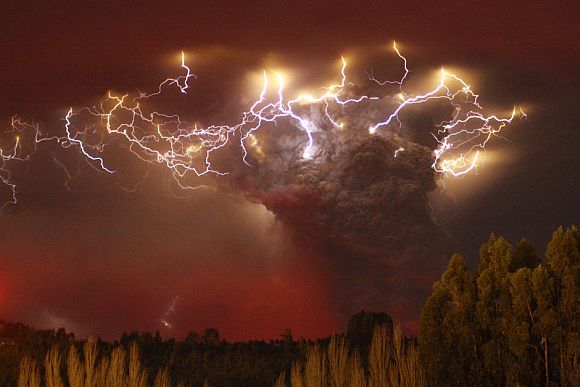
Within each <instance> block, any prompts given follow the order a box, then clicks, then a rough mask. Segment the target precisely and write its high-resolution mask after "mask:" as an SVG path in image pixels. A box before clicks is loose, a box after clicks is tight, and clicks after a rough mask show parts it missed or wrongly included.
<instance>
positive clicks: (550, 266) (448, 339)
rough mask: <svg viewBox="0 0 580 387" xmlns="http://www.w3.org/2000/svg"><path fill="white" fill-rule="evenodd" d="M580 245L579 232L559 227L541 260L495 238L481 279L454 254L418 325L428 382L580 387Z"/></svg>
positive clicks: (483, 258)
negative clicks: (579, 314) (579, 324)
mask: <svg viewBox="0 0 580 387" xmlns="http://www.w3.org/2000/svg"><path fill="white" fill-rule="evenodd" d="M579 245H580V232H579V230H578V228H577V227H576V226H572V227H570V228H568V229H564V228H562V227H560V228H558V229H557V230H556V231H555V232H554V233H553V235H552V239H551V240H550V242H549V244H548V247H547V250H546V253H545V255H544V259H543V260H541V259H540V258H539V257H538V255H537V254H536V252H535V251H534V249H533V247H532V246H531V245H530V243H529V242H528V241H527V240H526V239H522V240H521V241H520V242H519V243H517V245H516V246H515V247H513V246H512V245H510V243H508V242H507V241H506V240H505V239H504V238H503V237H501V236H496V235H493V234H492V235H491V237H490V238H489V240H488V241H487V242H486V243H484V244H483V245H482V246H481V249H480V258H479V266H478V267H477V272H476V275H475V276H474V275H472V274H471V273H470V272H469V271H468V270H467V265H466V262H465V259H464V258H463V257H462V256H461V255H459V254H455V255H453V256H452V257H451V260H450V262H449V266H448V267H447V270H446V271H445V273H443V275H442V277H441V280H440V281H438V282H436V283H435V284H434V286H433V293H432V294H431V296H430V297H429V299H428V300H427V302H426V305H425V307H424V308H423V311H422V314H421V319H420V328H419V337H418V339H419V350H420V360H421V363H422V365H423V367H424V370H425V373H426V376H427V380H428V382H429V384H430V385H434V386H449V385H455V386H476V385H478V386H504V385H509V386H514V385H525V386H539V385H565V386H573V385H575V386H578V385H580V369H579V367H580V365H579V364H578V352H579V350H580V336H579V332H578V311H579V295H580V292H579V287H580V252H579Z"/></svg>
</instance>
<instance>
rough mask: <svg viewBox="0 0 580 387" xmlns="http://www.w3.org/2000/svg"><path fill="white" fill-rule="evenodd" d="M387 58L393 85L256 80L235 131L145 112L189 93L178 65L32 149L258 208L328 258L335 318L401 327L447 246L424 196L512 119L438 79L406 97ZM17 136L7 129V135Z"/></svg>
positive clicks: (10, 154)
mask: <svg viewBox="0 0 580 387" xmlns="http://www.w3.org/2000/svg"><path fill="white" fill-rule="evenodd" d="M394 50H395V52H396V54H397V55H398V56H399V58H400V60H402V61H403V68H404V73H403V75H402V77H401V78H400V79H399V80H394V81H381V80H378V79H377V78H375V77H373V76H371V77H369V78H368V79H366V80H365V82H363V83H362V84H359V85H355V84H354V83H352V82H350V81H349V80H348V79H347V75H346V74H347V62H346V60H345V59H342V66H341V73H340V80H339V82H337V83H336V84H333V85H330V86H328V87H325V88H322V89H316V90H318V92H317V93H312V94H301V95H298V96H291V95H290V96H289V94H291V93H288V91H287V85H286V83H285V80H284V77H283V76H282V75H281V74H278V73H273V72H267V71H266V72H264V73H263V86H262V90H261V92H260V94H259V96H258V98H257V99H256V100H255V102H254V103H253V104H252V105H251V106H250V107H249V108H248V110H246V111H245V112H243V113H242V114H241V118H240V119H239V121H238V122H237V123H235V124H233V125H223V124H213V125H207V126H206V125H200V124H198V123H189V122H187V121H185V120H184V119H183V118H182V117H180V116H179V115H177V114H174V113H172V112H166V111H158V110H156V109H155V99H156V98H158V97H160V96H161V95H162V94H163V93H164V91H165V90H166V89H167V88H175V87H176V88H177V90H179V91H180V92H181V93H184V94H185V93H188V89H189V82H190V81H192V79H193V78H194V75H193V74H192V73H191V71H190V69H189V67H187V65H186V62H185V56H184V55H183V54H182V62H181V65H182V68H183V70H184V74H183V75H181V76H178V77H177V78H169V79H167V80H165V81H164V82H162V83H161V84H160V86H159V88H158V89H157V90H156V91H154V92H153V93H149V94H147V93H139V94H137V95H133V96H131V95H129V94H126V95H114V94H112V93H109V95H108V96H107V97H106V98H105V99H104V100H103V101H101V103H100V104H99V105H97V106H93V107H86V108H81V109H73V108H71V109H70V110H69V111H68V113H67V115H66V117H65V119H64V122H65V125H64V133H63V134H61V135H56V136H47V135H45V134H43V133H42V132H41V131H39V130H38V129H36V131H35V133H34V141H32V142H33V143H34V149H36V145H37V144H38V143H41V142H57V143H58V144H60V145H61V146H62V147H64V148H75V149H78V150H79V151H80V152H81V154H82V155H84V156H85V157H86V160H87V162H88V163H89V164H90V165H91V166H93V167H95V168H97V169H98V170H100V171H103V172H104V173H109V174H112V175H114V174H116V173H117V172H118V171H119V168H122V163H121V164H119V163H117V165H116V166H115V163H114V162H109V160H115V158H116V155H117V154H119V152H120V153H123V154H130V155H132V156H134V157H135V158H136V160H139V161H142V162H145V163H148V164H151V165H159V166H162V167H165V168H167V169H168V170H169V171H170V174H171V176H172V178H173V179H174V181H175V182H176V183H177V185H178V186H179V187H180V188H182V189H192V188H199V187H202V186H208V185H211V186H215V187H217V188H219V189H222V190H227V191H229V192H232V193H235V194H238V195H239V194H241V195H243V196H244V197H246V198H247V199H249V200H252V201H257V202H260V203H262V204H263V205H264V206H266V207H267V208H268V209H269V210H270V211H271V212H273V213H274V214H276V216H277V218H278V219H279V220H281V221H282V222H284V223H285V224H286V225H288V226H289V227H290V228H291V229H292V230H294V231H295V234H296V238H298V239H300V240H302V241H304V242H305V243H306V244H307V246H308V248H312V249H317V250H319V251H320V252H321V254H323V255H325V256H327V257H328V258H329V259H330V261H329V262H331V264H332V267H329V270H331V271H333V272H334V273H335V275H336V279H337V281H336V288H337V293H338V294H337V300H338V301H337V312H339V313H341V314H348V313H352V312H354V311H355V310H356V309H360V308H363V307H366V308H374V309H379V308H380V309H385V310H387V311H389V312H391V313H393V314H394V315H395V317H396V318H399V319H402V320H404V321H410V320H413V319H414V318H415V317H416V314H417V312H418V310H419V305H420V303H421V300H422V298H423V296H424V295H425V294H426V292H427V291H428V289H429V287H430V284H431V283H432V281H433V279H435V278H436V277H437V274H438V273H439V271H440V269H441V268H442V265H443V262H444V261H445V259H446V253H447V250H448V248H449V245H450V242H449V240H450V238H449V237H448V236H447V235H446V234H445V232H444V231H443V230H442V228H441V227H440V226H439V225H438V222H437V220H436V219H434V217H433V215H432V211H431V208H430V202H429V194H430V193H431V192H432V191H433V190H434V189H435V188H436V186H437V179H439V178H444V177H445V176H460V175H463V174H466V173H469V172H471V171H473V170H474V169H475V168H476V167H477V165H478V163H479V159H480V157H479V154H480V152H481V151H483V150H484V148H485V146H486V145H487V143H488V141H489V140H490V139H491V138H492V137H494V136H496V135H497V134H498V133H499V132H500V131H501V130H502V128H503V127H504V126H505V125H506V124H509V123H510V122H511V121H512V120H513V119H514V117H515V115H516V110H515V109H514V111H513V112H512V114H511V116H508V117H504V118H501V117H498V116H496V115H486V114H485V113H484V109H483V108H482V106H481V105H480V104H479V101H478V95H477V94H475V93H474V92H473V91H472V90H471V88H470V86H469V85H468V84H467V83H466V82H465V81H463V80H462V79H461V78H459V77H458V76H456V75H454V74H451V73H449V72H447V71H446V70H444V69H441V71H440V74H439V82H438V83H437V84H436V85H435V86H434V87H433V88H431V89H429V90H428V91H426V92H424V93H418V94H414V93H410V92H408V91H407V90H406V88H405V81H406V79H407V77H408V75H409V70H408V69H407V61H406V59H405V58H404V57H403V56H402V55H401V53H400V52H399V50H398V48H397V46H396V45H394ZM320 90H321V91H320ZM417 114H418V115H420V116H421V117H423V119H422V120H420V121H421V123H420V124H418V123H417V121H416V120H413V116H414V115H417ZM522 115H523V112H522ZM425 117H426V119H425ZM25 127H26V128H28V129H30V127H31V126H30V125H24V124H22V123H20V122H19V121H15V122H13V130H12V132H11V133H15V132H17V131H22V130H23V129H22V128H25ZM9 137H10V136H9ZM10 138H11V137H10ZM15 141H16V143H15V144H16V145H12V146H11V147H9V150H3V151H2V153H0V162H1V163H2V164H0V167H1V168H0V172H2V173H3V174H2V181H3V182H4V183H5V184H6V185H7V186H9V187H10V188H11V190H12V194H13V196H12V199H13V200H11V202H15V201H16V196H15V193H16V186H15V185H14V183H13V182H12V181H11V180H10V176H9V170H8V169H7V168H6V165H7V163H10V162H12V161H13V160H25V159H26V157H27V155H26V156H23V155H22V154H21V149H20V148H19V146H20V145H19V141H20V140H19V139H17V140H15ZM3 149H4V148H3ZM127 151H129V152H130V153H127Z"/></svg>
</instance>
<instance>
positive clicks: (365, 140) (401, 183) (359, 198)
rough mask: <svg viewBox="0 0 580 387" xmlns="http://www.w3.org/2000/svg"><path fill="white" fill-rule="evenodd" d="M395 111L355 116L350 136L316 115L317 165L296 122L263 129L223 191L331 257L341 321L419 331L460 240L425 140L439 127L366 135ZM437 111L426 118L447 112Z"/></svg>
mask: <svg viewBox="0 0 580 387" xmlns="http://www.w3.org/2000/svg"><path fill="white" fill-rule="evenodd" d="M388 104H389V100H388V98H386V99H384V100H383V101H379V103H378V104H377V107H375V108H374V109H372V110H371V109H369V108H366V109H360V108H358V107H355V108H354V109H350V111H349V112H348V114H344V116H343V117H342V119H341V122H342V123H343V125H341V128H335V127H333V126H331V125H327V124H325V123H324V119H323V118H322V113H321V112H320V111H319V110H316V109H314V108H311V111H310V112H309V113H308V117H309V120H310V121H311V122H314V123H316V127H317V128H318V131H317V132H315V144H316V145H315V149H316V151H315V153H314V155H313V157H312V158H311V159H309V160H304V159H303V158H302V157H301V151H302V149H303V148H304V146H305V144H306V139H305V135H304V132H303V131H301V130H299V129H298V128H297V127H295V125H294V123H292V122H291V121H289V122H287V124H286V125H285V126H284V125H278V126H276V127H274V128H270V130H263V131H261V132H259V133H257V134H256V137H257V140H256V144H255V147H254V149H253V151H252V150H250V157H249V164H250V165H251V167H246V166H244V167H239V166H238V167H237V168H236V167H234V168H233V169H232V172H231V173H230V175H229V177H228V178H226V179H219V180H218V185H220V187H221V188H222V189H227V190H230V191H232V192H238V193H239V192H241V193H242V194H243V195H244V196H245V197H246V198H247V199H249V200H251V201H256V202H259V203H261V204H263V205H264V206H265V207H266V208H268V210H270V211H271V212H272V213H274V214H275V215H276V217H277V218H278V219H279V220H280V221H281V222H283V223H284V224H285V225H287V226H289V227H290V228H291V229H292V230H293V231H294V235H295V237H296V238H297V239H298V240H299V241H301V243H303V244H304V245H305V246H307V247H306V248H310V249H317V250H318V251H319V252H320V253H321V254H323V255H324V256H325V257H327V259H328V265H329V270H331V271H332V270H334V272H335V273H334V278H335V288H336V305H335V310H336V312H337V314H338V315H339V317H341V318H344V317H346V316H348V315H349V314H351V313H354V312H356V311H358V310H360V309H362V308H366V309H375V310H376V309H380V310H385V311H387V312H389V313H391V314H392V315H393V317H394V318H395V319H400V320H401V322H402V323H403V324H406V325H407V326H408V327H409V328H410V329H413V327H412V326H409V324H412V323H411V322H412V321H413V320H416V318H417V315H418V312H419V310H420V307H421V305H422V303H423V300H424V297H425V296H426V295H427V293H428V291H429V290H430V287H431V284H432V282H433V280H434V279H435V278H436V277H437V276H438V275H439V273H440V270H441V269H442V267H443V265H444V262H445V261H446V258H447V253H448V251H449V248H450V246H451V239H450V237H449V236H448V235H447V234H446V232H445V231H444V229H443V228H442V226H441V225H440V224H439V222H438V221H437V219H436V218H435V217H434V214H433V212H432V209H431V205H430V199H429V197H430V193H431V192H432V191H434V190H435V189H436V187H437V178H438V173H437V172H436V171H434V170H433V168H432V163H433V149H432V148H430V147H429V146H427V145H426V144H428V141H423V142H424V143H423V144H422V143H420V140H419V139H425V138H427V137H426V136H424V135H423V134H422V133H421V131H426V132H427V133H428V132H429V130H432V129H433V127H427V128H425V127H422V128H420V129H419V128H415V127H413V126H412V124H413V121H412V120H411V122H410V123H408V124H407V123H405V122H403V125H402V126H401V128H397V129H396V130H392V131H389V132H386V133H388V134H383V135H373V136H368V135H361V133H366V131H367V128H368V123H369V122H372V120H373V116H376V115H379V114H380V112H381V110H382V109H381V105H388ZM439 108H441V106H439ZM357 110H358V111H357ZM423 110H424V109H423ZM431 110H432V111H431V112H425V111H422V112H420V113H421V114H423V115H425V114H427V115H429V113H430V114H431V115H432V116H435V115H437V114H441V113H440V110H441V109H435V110H434V109H431ZM443 110H445V107H443ZM430 145H431V146H433V147H434V145H433V144H430ZM257 147H259V151H257V149H255V148H257ZM234 153H235V152H234ZM264 154H265V155H267V157H264V156H263V155H264ZM232 165H235V164H232Z"/></svg>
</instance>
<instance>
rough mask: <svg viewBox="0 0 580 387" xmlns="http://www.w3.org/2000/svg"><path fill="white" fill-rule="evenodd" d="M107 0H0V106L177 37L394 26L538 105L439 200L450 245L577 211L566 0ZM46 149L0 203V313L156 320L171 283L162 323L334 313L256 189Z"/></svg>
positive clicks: (301, 57) (124, 326) (338, 37)
mask: <svg viewBox="0 0 580 387" xmlns="http://www.w3.org/2000/svg"><path fill="white" fill-rule="evenodd" d="M119 3H120V4H116V5H115V6H113V7H109V6H105V5H103V4H102V2H82V4H79V5H76V6H72V5H70V3H64V2H63V3H62V5H60V6H59V5H57V4H55V3H54V2H50V3H49V2H40V1H39V2H34V1H18V2H17V1H14V2H8V4H5V3H4V4H3V5H1V6H0V49H1V53H0V85H1V87H0V120H2V121H4V123H6V124H8V123H9V122H10V117H11V116H12V115H13V114H21V115H23V116H24V117H27V118H33V119H37V120H39V122H40V123H41V124H47V123H49V122H52V121H54V120H56V119H58V118H59V117H62V114H63V111H64V109H66V108H67V107H68V106H71V105H73V106H78V105H84V104H87V103H93V101H94V100H95V98H98V97H99V96H101V95H102V94H103V93H104V92H106V91H107V90H108V89H115V90H132V89H135V88H137V87H142V86H147V87H150V86H151V85H153V84H155V82H157V81H158V80H159V79H162V77H164V76H166V75H167V74H166V73H167V72H169V71H171V69H172V67H171V66H174V64H173V63H171V64H170V63H169V62H170V61H169V60H168V58H172V57H173V56H174V55H175V53H176V52H179V50H182V49H183V50H195V49H199V48H200V47H208V46H212V45H220V46H225V47H230V48H233V49H244V50H248V51H250V52H255V53H260V54H259V55H267V54H268V53H269V52H277V53H284V55H285V58H290V59H291V60H294V61H295V62H296V63H300V64H304V63H307V62H308V61H309V60H314V59H316V60H332V58H336V57H337V56H338V55H340V53H341V52H342V51H344V50H348V49H352V48H356V47H359V46H365V47H366V46H376V45H383V44H390V42H391V41H392V40H393V39H396V40H397V41H400V42H402V43H403V44H404V45H406V46H407V47H408V49H409V54H408V55H409V56H413V57H414V58H416V60H417V62H419V63H420V65H422V66H428V65H429V64H430V63H432V64H437V65H438V64H453V65H457V66H464V67H472V68H477V69H478V70H480V71H482V74H480V75H481V76H482V77H483V79H484V80H485V81H489V82H491V83H490V84H488V85H486V88H487V89H489V90H488V91H489V92H490V95H491V96H492V97H493V98H496V99H497V101H499V102H500V103H502V104H508V105H509V104H512V103H513V102H514V101H524V102H526V103H530V104H532V105H534V106H536V107H537V109H536V112H537V114H536V116H535V118H534V115H533V114H531V115H530V116H531V120H532V124H531V126H530V128H529V129H528V131H527V132H526V133H515V134H513V136H512V139H513V143H515V144H517V147H518V151H519V152H520V153H521V154H523V155H524V156H523V159H520V160H519V162H518V164H517V165H514V166H513V169H511V170H510V172H509V173H505V174H504V175H502V178H501V179H500V178H498V179H497V180H494V181H493V184H492V185H491V187H501V189H491V188H489V189H487V190H486V191H482V192H479V193H478V195H479V196H477V200H473V201H471V202H470V203H469V204H465V205H464V206H463V207H462V208H459V209H455V210H454V211H455V212H454V213H455V215H454V216H453V218H452V219H451V218H450V221H449V223H450V224H449V227H450V229H451V232H452V233H453V234H454V235H455V236H456V238H457V239H458V244H459V246H460V248H461V249H463V250H464V251H465V252H466V253H468V254H474V253H475V251H476V247H477V245H478V244H479V243H480V242H482V241H483V239H485V238H486V237H487V235H488V234H489V233H490V232H491V231H497V232H500V233H505V234H507V235H508V236H509V237H512V239H513V238H519V237H520V236H521V235H523V234H527V235H530V234H531V237H532V239H533V240H535V241H536V242H537V243H538V244H539V246H538V247H539V249H540V250H541V249H542V248H543V246H541V244H542V243H544V241H545V238H546V237H547V232H549V231H550V230H551V229H553V228H554V227H555V226H556V225H557V224H560V223H564V224H566V223H567V222H572V221H577V220H578V218H577V214H578V205H577V202H576V200H574V198H577V197H578V196H579V194H580V193H579V192H578V187H577V184H576V185H575V184H574V180H575V176H576V177H577V176H578V172H579V171H578V165H580V163H578V159H577V154H576V152H574V150H573V147H571V145H570V144H577V143H578V142H577V139H578V135H577V134H576V133H577V132H578V131H577V130H576V129H577V124H576V123H575V119H573V115H572V114H571V113H570V112H571V111H572V110H571V109H575V106H574V104H575V103H574V102H573V101H574V100H575V101H576V103H577V100H578V98H577V97H578V94H577V89H578V88H577V86H578V83H577V80H576V79H575V78H577V74H578V69H579V67H580V66H579V61H578V59H579V52H578V51H579V49H580V48H579V47H580V45H579V44H578V36H580V34H579V31H578V27H577V20H576V19H577V16H576V15H575V13H574V12H573V11H572V10H573V9H575V7H574V6H573V5H574V3H573V2H533V1H532V2H529V1H528V2H506V1H487V2H484V3H482V4H478V3H477V2H441V3H437V2H433V1H430V2H410V1H409V2H384V1H380V2H379V1H377V2H360V1H358V2H346V1H317V2H310V1H308V2H306V1H296V2H274V1H268V2H265V1H264V2H260V1H259V2H231V3H232V4H228V3H227V2H217V1H212V2H198V1H195V2H189V1H188V2H186V1H177V2H171V4H168V3H164V2H150V3H151V4H146V3H147V2H136V1H129V2H119ZM249 3H251V4H249ZM236 66H238V67H239V64H236V63H223V64H221V65H220V70H222V69H223V70H224V71H226V72H228V73H230V72H236V71H239V70H236V68H237V67H236ZM199 75H200V76H201V74H199ZM510 106H511V105H510ZM532 118H533V119H532ZM0 122H1V121H0ZM511 146H513V145H511ZM554 149H558V152H556V153H554V152H553V151H554ZM546 155H549V157H546ZM550 156H552V157H550ZM47 160H48V161H47ZM47 162H50V158H45V159H39V160H37V161H36V162H35V163H36V164H35V163H31V167H30V170H29V171H26V172H25V173H24V174H25V176H26V182H25V184H24V185H23V187H22V189H21V191H22V192H21V201H20V204H19V205H18V206H16V207H13V208H7V209H6V210H4V211H3V212H0V318H3V319H6V320H12V321H16V320H18V321H23V322H26V323H29V324H32V325H35V326H37V327H57V326H59V325H65V327H67V329H73V330H75V331H76V332H78V333H79V334H81V335H86V334H99V335H102V336H104V337H107V338H114V337H118V336H119V335H120V333H122V332H123V331H125V330H127V331H129V330H144V329H146V330H156V329H162V327H161V325H160V321H159V320H160V318H161V317H162V316H163V313H164V312H165V310H166V309H167V308H168V307H169V305H170V303H171V300H172V299H173V297H175V296H176V295H178V296H179V300H178V301H177V305H176V311H175V313H174V314H173V315H170V316H169V319H170V320H171V319H173V322H174V330H173V331H162V334H164V335H177V336H183V335H185V334H186V333H187V332H188V331H189V330H192V329H196V330H198V331H201V330H203V329H204V328H205V327H209V326H212V327H217V328H219V329H220V331H221V332H222V334H223V335H224V336H226V337H227V338H230V339H247V338H253V337H256V338H273V337H276V336H277V335H278V334H279V333H280V332H282V331H283V330H284V328H291V329H292V330H293V332H295V335H296V336H300V335H305V336H309V337H316V336H322V335H326V334H329V333H331V332H332V331H334V330H341V329H343V328H344V319H340V318H338V317H337V316H336V314H335V310H334V309H333V308H334V307H333V297H334V294H335V292H336V289H335V287H336V284H335V283H334V281H333V278H334V272H333V268H332V267H331V266H330V265H331V263H330V261H329V260H328V257H325V256H324V255H323V254H319V253H316V252H315V251H316V249H315V248H314V247H312V246H310V247H308V246H304V245H303V244H302V243H301V242H296V240H295V239H294V238H293V237H292V236H290V235H289V234H288V231H287V230H285V229H284V228H283V227H282V226H281V225H280V224H279V223H276V222H275V220H274V219H273V216H272V215H271V214H268V213H266V212H264V210H263V209H261V208H260V207H258V206H254V205H250V204H248V203H243V202H240V201H239V200H238V199H232V198H228V197H227V196H225V195H221V194H219V195H218V194H215V195H214V194H213V193H202V194H200V195H199V196H196V197H194V198H191V197H190V198H189V199H187V200H183V199H174V198H172V197H171V196H170V195H169V194H168V193H167V192H166V191H164V190H163V189H162V188H159V187H153V188H152V187H149V188H145V189H144V190H143V191H142V192H137V193H134V194H126V193H124V192H122V191H121V192H119V190H118V189H116V187H114V186H113V185H111V186H107V182H106V179H103V178H100V179H99V180H98V181H93V182H87V181H86V180H81V181H80V182H78V183H77V184H76V185H75V187H76V191H75V192H72V193H69V192H67V191H66V189H65V188H64V186H63V184H62V183H61V182H62V181H63V174H62V171H58V170H53V169H54V168H52V167H51V168H52V169H51V170H52V172H51V171H48V170H47V169H46V168H45V167H44V166H43V165H41V164H43V163H47ZM488 178H489V177H488ZM152 185H153V184H152ZM550 187H552V188H550ZM537 214H542V218H541V221H540V219H539V216H538V215H537ZM574 214H576V218H575V219H574ZM474 219H477V222H475V221H474Z"/></svg>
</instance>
